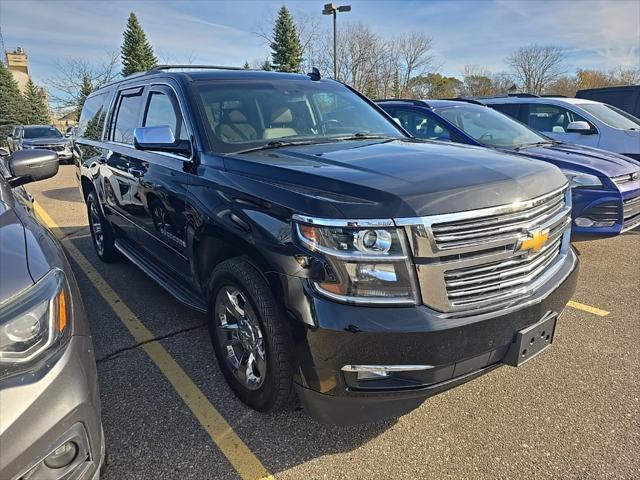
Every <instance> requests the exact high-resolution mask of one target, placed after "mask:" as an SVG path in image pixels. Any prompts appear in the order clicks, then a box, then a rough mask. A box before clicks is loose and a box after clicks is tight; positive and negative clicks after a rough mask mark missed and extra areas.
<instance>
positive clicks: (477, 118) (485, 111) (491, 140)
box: [436, 105, 550, 147]
mask: <svg viewBox="0 0 640 480" xmlns="http://www.w3.org/2000/svg"><path fill="white" fill-rule="evenodd" d="M436 112H437V113H438V114H439V115H441V116H442V117H444V118H445V119H447V120H449V122H451V123H453V124H454V125H455V126H456V127H458V128H459V129H460V130H462V131H463V132H464V133H466V134H467V135H469V136H470V137H472V138H473V139H474V140H477V141H478V142H480V143H482V144H484V145H489V146H492V147H522V146H523V145H533V144H536V143H543V142H549V141H550V140H549V139H548V138H546V137H543V136H542V135H540V134H538V133H536V132H534V131H533V130H531V129H530V128H529V127H526V126H525V125H523V124H521V123H520V122H517V121H516V120H513V119H512V118H511V117H508V116H506V115H503V114H502V113H500V112H497V111H496V110H494V109H492V108H489V107H481V106H476V105H459V106H451V107H444V108H438V109H436Z"/></svg>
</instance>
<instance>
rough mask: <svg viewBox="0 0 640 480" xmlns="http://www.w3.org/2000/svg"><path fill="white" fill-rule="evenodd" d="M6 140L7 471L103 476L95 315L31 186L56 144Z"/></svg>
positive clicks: (1, 399) (2, 180) (50, 170)
mask: <svg viewBox="0 0 640 480" xmlns="http://www.w3.org/2000/svg"><path fill="white" fill-rule="evenodd" d="M8 153H9V152H8V151H6V150H2V149H0V265H1V266H2V268H0V445H1V446H2V447H1V449H0V478H2V479H7V480H16V479H20V480H22V479H25V480H26V479H62V478H65V479H67V478H73V479H81V480H84V479H89V480H93V479H97V478H99V471H100V466H101V464H102V461H103V458H104V439H103V434H102V426H101V425H102V424H101V421H100V397H99V395H98V382H97V373H96V365H95V359H94V356H93V347H92V344H91V336H90V334H89V327H88V323H87V318H86V314H85V311H84V308H83V305H82V300H81V298H80V293H79V291H78V287H77V285H76V282H75V279H74V277H73V273H72V271H71V268H70V266H69V263H68V262H67V260H66V259H65V256H64V254H63V252H62V249H61V247H60V245H59V244H58V242H57V241H56V240H55V239H54V237H53V235H52V234H51V232H49V231H48V230H47V229H46V228H45V227H44V226H43V225H41V224H40V223H39V222H38V221H37V220H36V219H35V217H34V215H33V210H32V206H31V200H30V199H29V196H28V194H27V193H26V191H25V190H24V188H23V187H22V185H24V184H26V183H28V182H34V181H37V180H41V179H44V178H48V177H51V176H53V175H55V174H56V172H57V171H58V158H57V155H56V154H55V152H51V151H46V150H22V151H18V152H15V153H13V155H12V156H9V155H8Z"/></svg>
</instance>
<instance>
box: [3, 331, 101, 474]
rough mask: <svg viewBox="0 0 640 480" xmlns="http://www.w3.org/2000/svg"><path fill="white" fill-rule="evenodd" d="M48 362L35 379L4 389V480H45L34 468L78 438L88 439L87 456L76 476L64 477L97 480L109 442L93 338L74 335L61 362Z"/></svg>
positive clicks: (7, 384)
mask: <svg viewBox="0 0 640 480" xmlns="http://www.w3.org/2000/svg"><path fill="white" fill-rule="evenodd" d="M47 364H49V365H50V366H46V365H45V366H44V368H43V369H42V371H38V372H35V373H34V380H33V381H31V379H29V378H28V379H27V380H26V381H25V382H24V383H23V382H22V381H21V380H20V377H13V378H11V377H10V378H7V379H6V380H4V381H3V384H2V385H0V445H1V446H2V454H1V455H0V478H2V479H7V480H16V479H22V478H25V479H31V478H34V479H36V478H41V477H42V474H40V475H39V474H38V473H37V472H36V471H32V469H33V468H34V467H37V466H38V465H39V464H40V463H41V461H42V459H44V458H45V457H46V456H47V455H48V454H49V453H50V452H52V451H53V450H54V449H56V448H57V447H58V446H60V444H61V442H63V441H65V440H66V438H67V437H68V436H69V435H72V434H77V435H78V436H79V437H83V436H84V438H85V439H86V442H87V449H86V453H87V455H86V458H82V459H79V461H78V466H77V468H75V469H74V474H73V476H70V477H67V476H64V478H73V479H74V480H85V479H87V480H93V479H97V478H99V470H100V465H101V464H102V460H103V457H104V438H103V433H102V424H101V420H100V399H99V394H98V386H97V372H96V367H95V359H94V356H93V346H92V343H91V338H90V337H87V336H73V337H71V340H70V342H69V344H68V345H67V346H66V348H65V349H64V350H63V351H62V352H61V353H60V357H59V358H58V359H57V361H55V362H47ZM80 460H82V461H80ZM74 465H75V462H74ZM60 470H61V472H60V473H61V474H62V470H64V469H60ZM28 472H29V474H27V473H28ZM47 478H58V477H47Z"/></svg>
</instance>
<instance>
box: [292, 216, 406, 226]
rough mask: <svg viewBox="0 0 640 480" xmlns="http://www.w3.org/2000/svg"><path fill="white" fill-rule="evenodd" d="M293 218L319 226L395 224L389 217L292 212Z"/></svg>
mask: <svg viewBox="0 0 640 480" xmlns="http://www.w3.org/2000/svg"><path fill="white" fill-rule="evenodd" d="M292 218H293V220H294V221H296V222H300V223H306V224H309V225H317V226H319V227H352V228H359V227H361V228H373V227H377V228H393V227H395V226H396V224H395V223H394V221H393V220H392V219H390V218H385V219H359V220H355V219H344V218H317V217H310V216H307V215H302V214H297V213H296V214H294V215H293V217H292Z"/></svg>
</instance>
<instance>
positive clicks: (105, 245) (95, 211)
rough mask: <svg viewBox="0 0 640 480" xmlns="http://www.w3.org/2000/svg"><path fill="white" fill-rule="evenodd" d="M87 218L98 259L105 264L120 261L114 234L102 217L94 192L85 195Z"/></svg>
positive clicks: (96, 195)
mask: <svg viewBox="0 0 640 480" xmlns="http://www.w3.org/2000/svg"><path fill="white" fill-rule="evenodd" d="M87 216H88V217H89V230H90V231H91V240H93V248H94V249H95V251H96V255H98V258H99V259H100V260H102V261H103V262H106V263H111V262H114V261H116V260H118V259H120V252H119V251H118V250H117V249H116V246H115V234H114V233H113V229H112V228H111V225H110V224H109V222H108V221H107V220H106V219H105V218H104V215H102V210H101V208H100V201H99V200H98V194H97V193H96V192H95V190H94V191H91V192H89V195H87Z"/></svg>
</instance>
